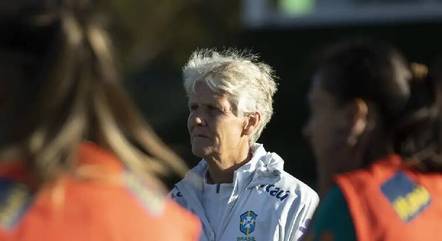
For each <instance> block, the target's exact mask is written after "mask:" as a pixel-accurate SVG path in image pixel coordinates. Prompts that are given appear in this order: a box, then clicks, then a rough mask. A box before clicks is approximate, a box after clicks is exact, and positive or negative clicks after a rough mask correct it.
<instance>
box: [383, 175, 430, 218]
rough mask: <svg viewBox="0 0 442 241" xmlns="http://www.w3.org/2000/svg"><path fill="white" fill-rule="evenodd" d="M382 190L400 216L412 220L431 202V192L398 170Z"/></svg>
mask: <svg viewBox="0 0 442 241" xmlns="http://www.w3.org/2000/svg"><path fill="white" fill-rule="evenodd" d="M381 190H382V192H383V193H384V195H385V196H386V197H387V198H388V200H389V201H390V203H391V205H392V207H393V209H394V210H395V212H396V213H397V214H398V215H399V217H400V218H401V219H402V220H403V221H405V222H410V221H411V220H413V219H414V218H416V217H417V216H418V215H419V214H421V213H422V212H423V211H424V210H425V209H426V208H427V207H428V205H429V204H430V202H431V196H430V193H429V192H428V191H427V189H425V188H424V187H423V186H420V185H418V184H416V183H415V182H414V181H413V180H411V179H410V178H409V177H408V176H406V175H405V173H403V172H398V173H397V174H396V175H394V176H393V177H392V178H390V179H389V180H387V181H386V182H385V183H384V184H383V185H382V186H381Z"/></svg>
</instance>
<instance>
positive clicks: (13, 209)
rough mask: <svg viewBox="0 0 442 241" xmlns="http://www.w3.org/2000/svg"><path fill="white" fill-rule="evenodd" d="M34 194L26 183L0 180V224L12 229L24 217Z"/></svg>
mask: <svg viewBox="0 0 442 241" xmlns="http://www.w3.org/2000/svg"><path fill="white" fill-rule="evenodd" d="M32 199H33V196H32V194H31V192H30V190H28V188H27V187H26V186H25V185H24V184H20V183H18V182H14V181H11V180H7V179H1V180H0V226H2V227H3V228H6V229H12V228H13V227H15V225H16V224H18V223H19V221H20V220H21V219H22V217H23V216H24V214H25V213H26V211H27V210H28V208H29V207H30V204H31V202H32Z"/></svg>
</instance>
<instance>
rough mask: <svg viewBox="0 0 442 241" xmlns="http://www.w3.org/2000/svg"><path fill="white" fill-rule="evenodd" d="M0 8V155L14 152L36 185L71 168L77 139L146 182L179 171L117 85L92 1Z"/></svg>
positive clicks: (24, 2)
mask: <svg viewBox="0 0 442 241" xmlns="http://www.w3.org/2000/svg"><path fill="white" fill-rule="evenodd" d="M0 6H1V7H0V9H2V10H0V22H1V23H0V31H1V32H2V34H1V37H0V61H1V63H0V64H1V65H2V67H3V66H5V64H6V66H9V67H10V69H7V71H6V75H2V79H1V80H0V85H1V87H7V91H8V93H7V98H6V97H5V98H4V100H0V108H1V111H2V115H3V120H2V122H4V123H2V125H7V126H8V129H7V130H5V131H4V132H5V133H4V138H5V140H4V141H3V142H4V143H3V144H2V146H1V148H2V150H1V151H2V152H6V150H8V149H11V148H13V149H17V150H18V152H19V153H20V154H21V155H22V156H23V157H22V158H24V161H26V162H27V163H26V164H27V167H28V169H29V170H30V171H31V172H32V174H33V175H34V176H35V178H37V180H38V181H40V183H43V182H46V181H49V180H51V179H53V178H55V177H57V176H58V175H60V173H63V172H66V171H70V170H72V168H73V162H74V157H75V154H76V152H77V148H78V146H79V144H80V143H81V142H83V141H85V140H91V141H94V142H96V143H98V144H99V145H100V146H102V147H104V148H107V149H110V150H111V151H112V152H113V153H115V154H116V155H117V156H118V157H119V158H120V160H121V161H122V162H123V163H124V165H125V167H126V168H128V169H129V170H131V171H133V172H135V173H136V174H139V175H141V176H144V177H146V178H148V177H160V176H162V175H165V174H167V173H169V172H170V171H175V172H177V173H179V174H183V173H184V172H185V166H184V164H183V163H182V162H181V160H180V158H179V157H178V156H176V155H175V154H174V153H173V152H172V151H170V150H169V149H168V148H167V147H166V146H165V145H164V144H163V143H162V142H161V141H160V139H159V138H158V137H157V135H155V133H154V131H153V130H152V129H151V128H150V127H149V126H148V125H147V124H146V123H145V122H144V121H143V118H142V117H141V115H140V114H139V113H138V111H137V109H136V108H135V107H134V105H133V103H132V102H131V100H130V98H129V97H128V96H127V94H126V93H125V92H124V90H123V88H122V87H121V86H120V83H119V78H118V73H117V71H116V69H115V68H116V66H115V63H114V58H113V54H112V51H111V48H112V47H111V43H110V41H109V38H108V36H107V34H106V31H105V30H104V28H103V21H102V20H103V18H102V16H101V15H98V14H96V13H97V9H96V6H97V3H96V2H95V1H92V0H58V1H51V0H46V1H44V0H42V1H32V0H17V1H2V3H1V4H0ZM2 72H4V70H2ZM1 102H3V103H1Z"/></svg>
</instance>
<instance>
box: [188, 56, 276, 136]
mask: <svg viewBox="0 0 442 241" xmlns="http://www.w3.org/2000/svg"><path fill="white" fill-rule="evenodd" d="M183 78H184V88H185V90H186V93H187V95H190V94H192V93H193V92H194V91H195V85H196V83H197V82H198V81H204V82H205V83H206V84H207V85H208V86H209V88H210V89H211V90H212V91H214V92H215V93H219V94H227V95H228V97H229V101H230V104H231V105H232V107H233V108H234V109H233V111H234V113H235V114H236V115H237V116H240V115H244V114H247V113H252V112H258V113H260V115H261V122H260V124H259V126H258V128H257V130H256V131H255V133H254V134H253V135H252V138H251V140H250V142H251V143H255V142H256V141H257V140H258V138H259V137H260V135H261V133H262V131H263V129H264V127H265V126H266V125H267V123H268V122H269V121H270V119H271V117H272V114H273V106H272V104H273V95H274V94H275V92H276V90H277V85H276V82H275V76H274V71H273V70H272V68H271V67H270V66H269V65H267V64H264V63H262V62H259V61H258V57H257V56H256V55H252V54H247V53H244V52H240V51H238V50H235V49H227V50H225V51H222V52H217V51H216V50H213V49H203V50H197V51H195V52H194V53H193V54H192V55H191V57H190V59H189V61H188V62H187V64H186V65H185V66H184V67H183Z"/></svg>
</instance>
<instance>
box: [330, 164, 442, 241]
mask: <svg viewBox="0 0 442 241" xmlns="http://www.w3.org/2000/svg"><path fill="white" fill-rule="evenodd" d="M336 182H337V184H338V186H339V187H340V189H341V190H342V192H343V194H344V196H345V199H346V200H347V204H348V207H349V210H350V214H351V216H352V219H353V224H354V227H355V231H356V236H357V238H358V240H359V241H369V240H370V241H380V240H383V241H387V240H389V241H406V240H440V239H442V176H441V174H440V173H426V174H424V173H419V172H415V171H412V170H409V169H408V168H406V167H404V166H403V165H402V163H401V160H400V157H398V156H395V155H392V156H389V157H387V158H386V159H384V160H380V161H378V162H376V163H374V164H373V165H372V166H371V167H370V168H367V169H363V170H357V171H353V172H350V173H347V174H343V175H339V176H337V178H336ZM330 218H333V217H330Z"/></svg>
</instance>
